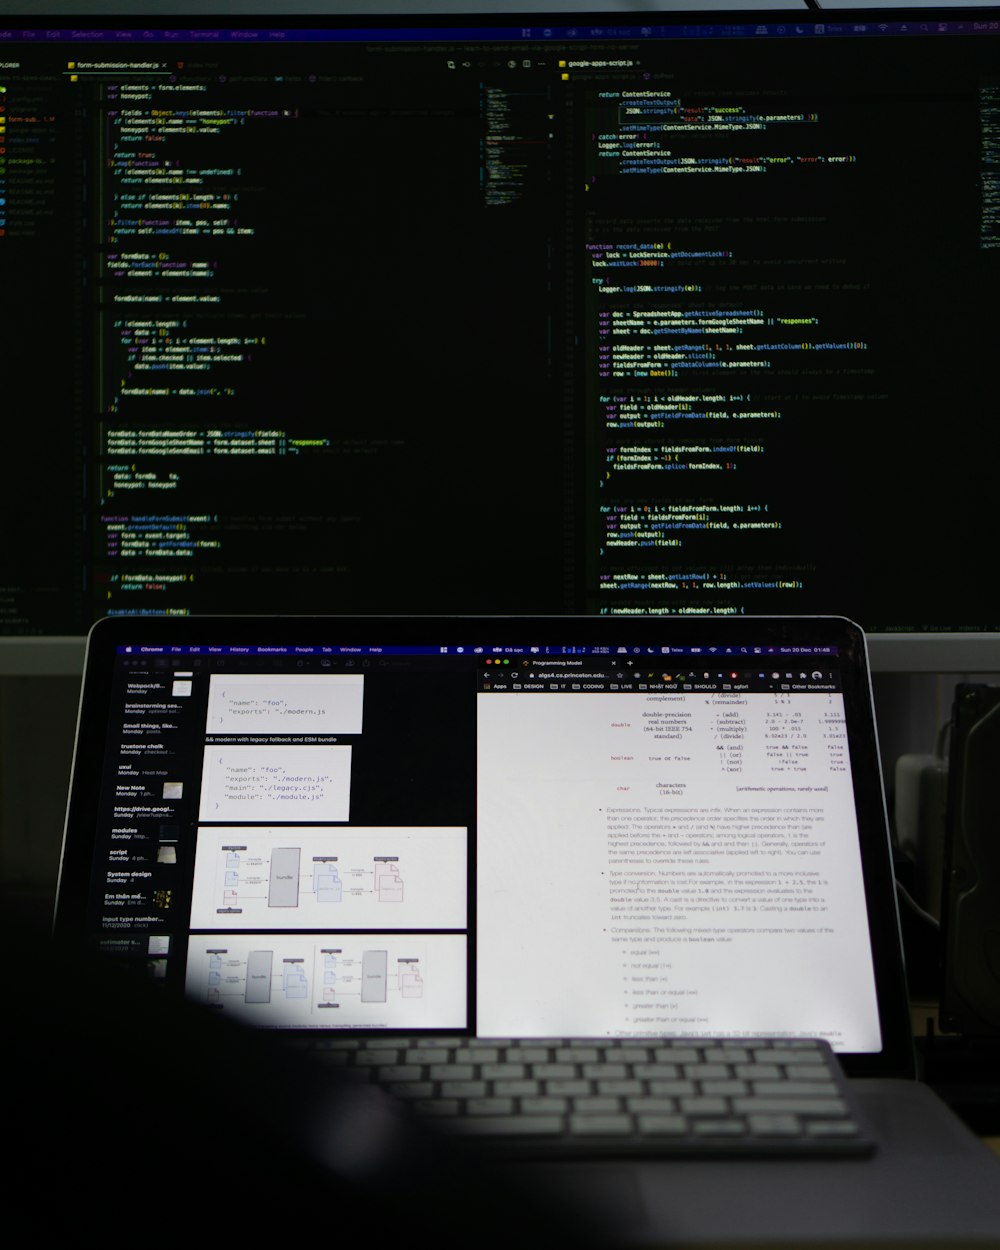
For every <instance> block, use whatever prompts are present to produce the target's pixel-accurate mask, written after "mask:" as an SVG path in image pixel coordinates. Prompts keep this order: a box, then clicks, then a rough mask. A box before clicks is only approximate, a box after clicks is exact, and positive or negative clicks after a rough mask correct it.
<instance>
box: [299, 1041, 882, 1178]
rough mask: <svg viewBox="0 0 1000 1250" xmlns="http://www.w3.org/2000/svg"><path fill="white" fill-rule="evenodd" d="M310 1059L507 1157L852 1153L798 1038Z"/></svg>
mask: <svg viewBox="0 0 1000 1250" xmlns="http://www.w3.org/2000/svg"><path fill="white" fill-rule="evenodd" d="M309 1049H310V1050H314V1051H319V1053H321V1054H322V1056H323V1057H324V1058H325V1059H327V1060H328V1061H330V1062H332V1063H335V1064H338V1065H341V1066H343V1067H344V1068H346V1069H348V1070H349V1071H351V1072H352V1073H353V1075H354V1076H356V1077H357V1078H358V1079H363V1080H372V1081H376V1082H378V1083H379V1084H380V1085H381V1086H383V1087H384V1088H385V1089H386V1090H388V1091H389V1093H391V1094H392V1095H394V1096H395V1097H397V1098H399V1099H402V1100H404V1101H405V1102H406V1103H407V1104H408V1105H409V1106H410V1107H411V1108H412V1111H413V1112H414V1114H415V1115H416V1116H417V1117H418V1118H420V1119H423V1120H425V1121H432V1122H433V1123H434V1125H435V1126H437V1127H439V1128H440V1129H442V1130H444V1131H446V1132H448V1133H453V1134H461V1135H464V1136H466V1137H470V1138H476V1139H478V1140H480V1141H484V1142H489V1143H491V1144H493V1146H494V1147H495V1148H497V1149H501V1150H503V1151H504V1152H507V1153H517V1154H525V1153H528V1154H538V1155H545V1156H547V1157H558V1156H564V1157H573V1156H604V1157H607V1156H613V1155H635V1154H644V1155H685V1156H704V1155H727V1156H732V1155H747V1156H751V1157H761V1156H767V1155H823V1156H829V1155H861V1154H868V1153H870V1152H871V1151H872V1150H874V1148H875V1143H874V1141H873V1139H872V1138H871V1137H870V1136H869V1134H868V1133H867V1132H866V1130H865V1128H864V1126H863V1123H862V1119H861V1117H860V1116H859V1115H858V1113H857V1109H856V1106H855V1100H854V1098H853V1095H852V1092H851V1090H850V1087H849V1085H848V1084H847V1083H846V1081H845V1079H844V1077H843V1074H842V1073H841V1071H840V1066H839V1064H838V1062H837V1059H836V1057H835V1055H834V1054H833V1052H832V1050H831V1049H830V1047H829V1045H828V1044H827V1043H826V1042H823V1041H817V1040H803V1039H798V1038H795V1039H760V1038H751V1039H745V1040H742V1039H737V1040H734V1039H731V1038H719V1039H711V1040H710V1039H705V1038H698V1039H694V1040H691V1039H689V1038H678V1039H646V1038H643V1039H638V1040H636V1039H606V1038H602V1039H554V1038H541V1039H539V1038H527V1039H519V1040H514V1039H497V1038H468V1037H458V1038H455V1037H446V1038H442V1037H437V1038H429V1037H426V1036H425V1037H421V1038H412V1037H406V1038H400V1037H388V1036H384V1035H383V1036H381V1037H368V1038H346V1037H334V1038H324V1039H323V1040H321V1041H315V1042H313V1041H311V1040H310V1043H309Z"/></svg>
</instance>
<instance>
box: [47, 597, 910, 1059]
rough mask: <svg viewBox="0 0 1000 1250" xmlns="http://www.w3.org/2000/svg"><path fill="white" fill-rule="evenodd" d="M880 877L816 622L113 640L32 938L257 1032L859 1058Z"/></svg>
mask: <svg viewBox="0 0 1000 1250" xmlns="http://www.w3.org/2000/svg"><path fill="white" fill-rule="evenodd" d="M887 862H888V850H887V842H886V836H885V822H884V815H883V813H882V803H881V792H880V786H879V780H878V767H877V759H876V757H875V746H874V735H873V732H872V726H871V718H870V701H869V698H868V692H867V676H866V673H865V670H864V658H863V643H862V642H861V640H860V635H859V634H858V632H857V631H855V630H853V628H852V627H849V626H848V625H847V624H846V623H844V622H841V621H828V620H809V619H808V618H807V619H803V620H799V621H781V622H775V621H766V620H757V619H754V618H743V619H742V620H739V621H736V620H722V621H719V620H712V621H708V620H696V621H691V620H687V621H684V622H676V621H675V622H664V621H648V620H643V621H619V620H615V619H612V618H560V619H548V620H546V619H536V620H531V619H528V620H520V621H517V620H508V619H503V618H481V619H478V620H477V619H471V618H469V619H461V618H452V619H447V618H443V619H439V620H432V619H430V618H418V619H417V620H415V621H409V622H407V621H393V620H389V619H387V618H374V619H369V620H362V619H360V618H340V619H336V618H331V619H327V620H325V621H324V620H320V619H318V618H317V619H309V618H290V619H288V620H286V621H284V622H280V621H277V620H272V619H263V620H260V621H257V622H254V621H252V620H251V619H249V618H242V619H240V618H231V619H228V620H223V619H210V618H203V619H201V620H198V619H191V620H187V621H183V622H182V621H177V622H163V621H143V622H138V621H132V622H124V621H117V622H115V621H110V620H109V621H105V622H102V623H101V624H99V625H98V626H97V627H96V628H95V631H94V634H93V635H92V638H91V644H90V655H89V663H88V672H87V678H86V683H85V692H84V703H83V710H82V713H81V726H80V735H79V745H78V753H77V762H76V767H75V772H74V784H73V794H72V799H71V808H70V815H69V821H68V827H67V839H66V846H65V851H64V864H63V874H62V882H61V888H60V904H59V928H60V930H61V931H62V932H63V933H64V934H66V933H68V932H70V931H72V932H74V933H76V934H79V933H81V932H85V933H86V935H87V939H88V941H89V942H90V944H91V945H93V946H96V947H97V948H99V949H101V950H102V951H104V952H106V953H112V954H116V955H118V956H119V957H121V958H123V959H124V960H126V961H127V962H130V963H132V964H135V965H136V966H138V967H140V968H142V969H144V970H145V971H146V972H147V973H148V975H149V976H151V977H153V978H154V979H156V980H159V981H162V982H163V983H164V987H165V988H166V989H168V990H172V991H173V992H175V993H178V994H180V993H181V992H184V993H186V994H187V995H188V996H189V997H191V998H193V999H194V1000H196V1001H200V1002H202V1003H204V1004H205V1005H207V1006H208V1007H209V1008H211V1009H213V1010H215V1011H218V1012H221V1013H224V1014H226V1015H229V1016H232V1017H234V1018H236V1019H238V1020H241V1021H244V1022H247V1023H251V1024H254V1025H258V1026H261V1027H265V1028H278V1029H305V1030H314V1029H363V1030H382V1029H386V1030H398V1031H405V1032H413V1031H420V1030H446V1031H465V1030H468V1031H473V1032H477V1033H479V1034H482V1035H489V1036H503V1035H508V1036H509V1035H517V1036H543V1035H581V1036H601V1035H617V1036H641V1035H662V1034H681V1035H699V1034H701V1035H709V1036H717V1035H740V1036H746V1035H749V1034H755V1033H760V1034H766V1035H775V1034H778V1035H787V1036H800V1035H801V1036H807V1035H808V1036H816V1035H818V1036H823V1037H826V1038H828V1039H829V1040H830V1042H831V1043H832V1044H833V1045H834V1047H835V1048H837V1049H838V1050H840V1051H841V1052H842V1053H845V1054H861V1055H878V1054H881V1053H882V1052H883V1051H884V1049H885V1045H886V1037H885V1033H886V1028H887V1024H886V1020H887V1017H886V1012H885V1009H884V1004H883V1002H882V1000H883V998H884V997H885V978H886V976H888V977H889V980H890V981H892V980H893V978H894V977H896V975H897V974H896V972H889V973H887V972H886V968H885V966H884V964H885V954H884V950H883V948H891V947H892V944H893V942H894V941H895V942H896V947H895V951H896V953H895V956H891V957H890V962H891V959H892V958H895V960H896V967H897V970H898V939H896V938H895V937H894V934H895V916H894V910H893V903H892V896H891V892H890V891H889V885H888V877H887V869H886V865H887ZM873 917H874V923H873V921H872V918H873ZM880 982H881V983H880ZM893 992H895V990H894V991H893ZM889 1031H890V1032H891V1031H892V1030H891V1027H890V1028H889Z"/></svg>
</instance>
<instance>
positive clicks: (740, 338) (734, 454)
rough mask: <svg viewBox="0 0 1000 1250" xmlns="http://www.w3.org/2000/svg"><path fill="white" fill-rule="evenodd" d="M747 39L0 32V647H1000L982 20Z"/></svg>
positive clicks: (775, 27)
mask: <svg viewBox="0 0 1000 1250" xmlns="http://www.w3.org/2000/svg"><path fill="white" fill-rule="evenodd" d="M759 16H760V20H753V18H752V17H751V18H750V19H748V18H747V16H746V15H745V14H733V15H731V16H730V17H729V18H728V19H727V18H724V17H722V18H720V17H719V16H718V15H714V16H708V15H706V16H705V18H704V19H699V20H698V22H697V23H693V22H692V20H691V18H690V15H688V16H687V17H684V16H679V17H677V18H671V17H670V16H669V15H666V14H655V13H654V14H650V13H647V14H645V15H640V16H638V17H635V18H632V17H630V16H627V15H626V16H622V15H614V16H613V18H612V17H609V18H608V20H607V22H605V23H603V24H602V23H601V20H600V19H596V20H595V18H594V16H593V14H591V15H589V16H587V15H580V16H579V18H578V19H574V18H573V17H572V16H567V15H566V14H560V15H553V17H552V20H551V22H550V23H548V24H547V23H546V22H545V19H544V17H540V16H538V15H533V16H532V18H531V19H530V22H529V20H528V19H524V21H523V22H517V20H516V19H511V18H507V17H504V16H503V15H497V14H488V15H486V16H483V17H481V18H479V19H475V18H468V19H466V18H457V17H455V16H446V17H438V18H414V17H410V16H405V17H400V16H397V17H386V18H382V19H374V18H371V19H369V18H360V17H352V18H341V19H333V18H330V19H327V18H323V19H318V18H312V19H307V18H303V19H289V18H283V17H282V18H277V17H276V18H274V19H273V20H271V21H267V20H266V19H261V18H259V17H253V18H244V19H239V20H237V21H234V20H232V19H229V20H227V21H226V22H224V23H216V24H209V21H208V20H204V21H196V20H195V19H191V18H175V19H173V21H174V22H175V23H177V24H176V25H167V24H166V22H167V21H168V20H169V19H163V18H150V19H149V21H148V24H146V25H142V26H140V25H138V24H137V23H136V22H129V21H124V22H123V23H122V25H120V26H114V27H112V26H103V27H100V28H98V27H97V26H96V25H82V26H81V25H75V26H69V25H67V24H65V20H64V22H63V23H62V24H60V22H59V19H56V18H52V19H49V20H48V21H45V20H44V19H37V18H34V19H28V18H25V19H15V18H7V19H4V23H3V27H2V29H0V45H2V46H0V116H2V118H3V123H2V130H3V135H2V143H0V201H2V202H0V281H2V289H3V291H4V295H5V301H6V308H7V317H6V318H5V322H4V334H3V338H2V341H0V359H2V362H3V371H4V372H3V380H4V388H5V393H4V405H5V412H6V420H5V423H4V428H5V442H6V446H5V453H6V454H5V457H4V461H5V465H6V472H5V475H4V483H3V490H2V492H0V522H2V524H3V526H4V532H5V533H6V534H7V535H8V542H7V543H6V544H5V549H4V556H3V561H4V569H3V571H2V574H0V631H2V632H4V633H6V634H8V635H13V634H35V635H53V634H56V635H65V634H79V633H83V632H84V631H85V630H86V629H87V627H88V626H89V625H90V623H91V622H92V621H93V620H94V619H95V618H97V617H99V616H103V615H185V614H194V613H206V612H227V613H234V612H237V613H238V612H251V611H253V612H260V611H276V612H278V611H280V612H289V613H314V612H320V613H327V612H343V611H349V612H369V613H371V612H400V611H405V612H408V613H427V612H435V613H450V612H467V611H469V612H471V611H474V612H505V613H506V612H514V613H543V612H544V613H557V614H558V613H565V612H593V613H635V614H647V613H659V614H664V615H680V614H702V613H704V614H710V613H721V614H731V615H732V614H740V613H769V614H770V613H792V614H806V613H819V612H824V613H825V612H834V613H839V614H844V615H847V616H850V617H853V618H854V619H856V620H857V621H859V622H860V623H861V624H862V625H864V626H865V627H866V628H867V629H869V630H874V631H884V632H889V631H942V630H952V631H966V630H968V631H983V630H990V629H997V628H1000V619H998V618H1000V611H998V610H997V607H996V603H995V597H994V595H993V593H992V586H991V584H990V575H989V567H988V561H987V560H986V559H985V553H984V549H983V545H984V542H985V541H986V539H987V537H988V536H989V535H990V534H991V533H992V532H993V524H994V521H993V490H992V485H993V483H992V478H993V474H994V466H995V465H996V463H997V461H998V451H1000V433H998V426H997V423H996V421H995V398H994V391H995V380H994V379H995V360H996V328H995V324H996V319H997V313H996V308H997V297H998V292H1000V23H998V22H997V21H993V20H991V19H990V15H989V14H985V15H984V14H983V12H982V11H979V12H978V13H970V14H967V15H964V14H963V13H962V12H961V11H960V10H957V9H954V8H951V9H949V10H947V12H942V13H941V14H939V15H935V14H930V13H928V12H926V11H925V12H923V13H922V14H918V15H917V16H916V17H910V16H908V15H907V14H906V13H905V12H903V13H901V12H900V11H898V10H896V11H893V12H892V13H891V14H889V13H887V14H886V15H885V20H877V19H875V18H873V17H872V16H871V15H868V16H867V17H865V18H864V20H854V19H853V18H849V16H840V15H831V17H834V16H835V17H836V18H837V20H828V18H827V17H826V16H823V15H818V14H810V15H809V18H808V20H802V18H803V16H804V15H802V14H792V15H788V18H789V20H787V21H783V20H778V19H780V18H781V16H782V15H780V14H774V13H771V14H768V15H766V17H765V16H764V15H759ZM653 19H655V21H654V20H653ZM181 23H183V25H181Z"/></svg>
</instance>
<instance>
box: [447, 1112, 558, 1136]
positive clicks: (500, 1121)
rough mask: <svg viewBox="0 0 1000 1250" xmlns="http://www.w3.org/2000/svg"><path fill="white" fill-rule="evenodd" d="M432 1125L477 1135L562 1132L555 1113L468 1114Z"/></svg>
mask: <svg viewBox="0 0 1000 1250" xmlns="http://www.w3.org/2000/svg"><path fill="white" fill-rule="evenodd" d="M434 1127H435V1128H442V1129H445V1130H447V1132H449V1133H474V1134H476V1135H477V1136H479V1137H556V1136H559V1135H560V1134H562V1132H563V1122H562V1117H561V1116H557V1115H470V1116H463V1117H462V1118H461V1119H454V1120H452V1119H444V1118H442V1119H440V1120H435V1122H434Z"/></svg>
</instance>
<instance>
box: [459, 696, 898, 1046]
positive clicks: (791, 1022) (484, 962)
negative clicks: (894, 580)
mask: <svg viewBox="0 0 1000 1250" xmlns="http://www.w3.org/2000/svg"><path fill="white" fill-rule="evenodd" d="M478 732H479V813H478V851H477V854H478V882H479V884H478V943H479V944H478V961H477V995H478V1002H477V1012H478V1015H477V1022H478V1028H479V1031H480V1032H481V1033H484V1034H494V1035H508V1034H512V1035H515V1036H516V1035H518V1034H526V1035H544V1034H552V1035H560V1034H570V1035H572V1034H577V1035H588V1034H589V1035H604V1034H625V1035H629V1034H637V1035H638V1034H656V1033H674V1034H687V1035H696V1034H699V1033H700V1034H704V1035H713V1034H723V1035H725V1034H730V1035H733V1034H739V1035H746V1034H753V1033H762V1034H772V1033H773V1034H790V1035H796V1034H799V1035H809V1036H823V1037H827V1038H828V1039H829V1040H830V1041H831V1044H833V1045H834V1046H835V1047H836V1048H839V1049H845V1050H859V1051H863V1050H867V1049H877V1048H878V1047H879V1046H880V1032H879V1027H878V1016H877V1007H876V999H875V990H874V979H873V973H872V966H871V954H870V947H869V942H868V928H867V919H866V908H865V899H864V889H863V883H862V875H861V865H860V857H859V851H858V840H857V827H856V818H855V814H854V800H853V792H852V787H851V781H850V774H849V772H848V766H847V743H846V737H845V734H844V724H843V715H842V705H841V700H840V697H839V696H838V695H827V694H811V693H810V694H796V695H794V696H787V695H771V694H747V695H736V696H730V695H724V694H721V695H715V694H707V695H705V694H679V695H673V694H670V695H660V694H657V695H643V694H638V695H633V694H629V695H615V694H593V695H590V694H550V695H534V694H499V695H498V694H482V695H480V696H479V702H478Z"/></svg>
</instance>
